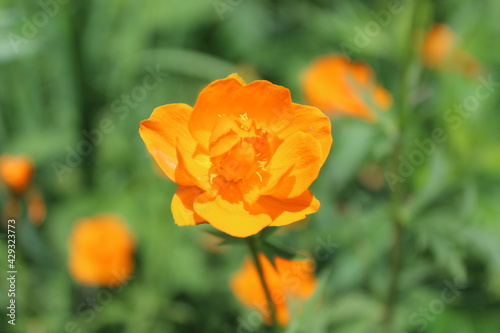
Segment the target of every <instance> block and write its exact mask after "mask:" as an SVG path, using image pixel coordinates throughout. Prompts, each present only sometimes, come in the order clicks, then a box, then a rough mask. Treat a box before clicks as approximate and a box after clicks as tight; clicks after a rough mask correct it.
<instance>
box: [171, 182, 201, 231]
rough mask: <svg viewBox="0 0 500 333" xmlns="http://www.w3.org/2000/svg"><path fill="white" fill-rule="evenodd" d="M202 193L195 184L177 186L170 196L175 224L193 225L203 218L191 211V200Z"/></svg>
mask: <svg viewBox="0 0 500 333" xmlns="http://www.w3.org/2000/svg"><path fill="white" fill-rule="evenodd" d="M202 193H203V190H201V189H200V188H198V187H196V186H182V185H181V186H179V187H178V188H177V191H176V192H175V195H174V197H173V198H172V205H171V208H172V215H173V216H174V221H175V223H176V224H177V225H195V224H200V223H203V222H205V220H204V219H203V218H202V217H201V216H199V215H198V214H196V213H195V212H194V211H193V202H194V201H195V200H196V198H197V197H198V196H199V195H200V194H202Z"/></svg>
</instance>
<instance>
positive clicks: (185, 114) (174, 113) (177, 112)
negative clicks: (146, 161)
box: [139, 103, 196, 186]
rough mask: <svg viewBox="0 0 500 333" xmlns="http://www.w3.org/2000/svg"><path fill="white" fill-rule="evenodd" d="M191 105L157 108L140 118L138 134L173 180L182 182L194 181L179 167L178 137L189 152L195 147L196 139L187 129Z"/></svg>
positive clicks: (191, 182) (179, 104) (168, 105)
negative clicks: (148, 115)
mask: <svg viewBox="0 0 500 333" xmlns="http://www.w3.org/2000/svg"><path fill="white" fill-rule="evenodd" d="M191 111H192V108H191V107H190V106H189V105H186V104H182V103H178V104H167V105H163V106H160V107H157V108H156V109H154V111H153V113H152V114H151V117H149V119H147V120H144V121H142V122H141V126H140V129H139V134H140V135H141V138H142V140H143V141H144V143H145V144H146V147H147V148H148V151H149V153H150V154H151V155H152V156H153V158H154V159H155V161H156V163H157V164H158V166H159V167H160V168H161V169H162V170H163V172H164V173H165V174H166V175H167V176H168V177H169V178H170V179H171V180H172V181H174V182H176V183H177V184H181V185H188V186H189V185H195V184H194V183H193V181H192V179H191V177H190V175H188V174H186V173H185V172H184V171H182V170H178V164H179V162H178V158H177V149H176V144H177V140H179V141H180V142H182V143H183V144H184V146H185V147H186V148H185V149H187V150H188V151H190V152H194V151H195V149H196V142H195V141H194V140H193V138H192V137H191V135H190V133H189V131H188V120H189V118H190V116H191Z"/></svg>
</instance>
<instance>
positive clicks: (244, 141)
mask: <svg viewBox="0 0 500 333" xmlns="http://www.w3.org/2000/svg"><path fill="white" fill-rule="evenodd" d="M140 135H141V137H142V139H143V140H144V143H145V144H146V147H147V148H148V150H149V152H150V154H151V155H152V156H153V158H154V159H155V161H156V163H157V164H158V165H159V166H160V168H161V169H162V170H163V172H164V173H165V174H166V175H167V176H168V177H169V178H170V179H171V180H172V181H174V182H175V183H177V184H179V187H178V188H177V192H176V194H175V195H174V197H173V200H172V206H171V207H172V214H173V216H174V219H175V222H176V223H177V224H178V225H195V224H199V223H204V222H208V223H210V224H211V225H212V226H214V227H215V228H217V229H219V230H221V231H223V232H225V233H227V234H229V235H232V236H236V237H247V236H250V235H253V234H256V233H257V232H259V231H260V230H262V229H263V228H265V227H267V226H282V225H287V224H290V223H292V222H295V221H298V220H301V219H303V218H304V217H305V216H306V215H307V214H311V213H314V212H316V211H317V210H318V208H319V202H318V200H316V198H315V197H314V196H313V195H312V194H311V192H310V191H309V190H308V187H309V185H311V183H312V182H313V181H314V180H315V179H316V177H317V176H318V173H319V170H320V167H321V166H322V165H323V163H324V162H325V160H326V157H327V156H328V153H329V151H330V146H331V144H332V137H331V131H330V121H329V119H328V117H326V116H325V115H324V114H323V113H321V111H320V110H318V109H317V108H314V107H310V106H304V105H299V104H295V103H292V100H291V97H290V91H289V90H288V89H286V88H284V87H281V86H277V85H274V84H272V83H270V82H268V81H254V82H252V83H250V84H245V83H244V82H243V81H242V80H241V78H240V77H239V76H238V75H236V74H233V75H230V76H229V77H228V78H226V79H221V80H217V81H214V82H213V83H211V84H210V85H208V86H207V87H206V88H205V89H203V91H202V92H201V93H200V94H199V96H198V100H197V101H196V104H195V106H194V108H193V107H191V106H189V105H186V104H167V105H163V106H160V107H158V108H156V109H155V110H154V111H153V114H152V115H151V117H150V118H149V119H147V120H144V121H142V122H141V126H140Z"/></svg>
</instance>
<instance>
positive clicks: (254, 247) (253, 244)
mask: <svg viewBox="0 0 500 333" xmlns="http://www.w3.org/2000/svg"><path fill="white" fill-rule="evenodd" d="M246 241H247V244H248V248H249V249H250V254H251V255H252V259H253V261H254V263H255V267H256V268H257V272H258V273H259V279H260V283H261V285H262V289H264V294H265V295H266V299H267V306H268V308H269V313H270V315H271V326H272V327H273V328H274V330H275V332H278V323H277V321H276V308H275V306H274V302H273V299H272V297H271V292H270V291H269V287H268V285H267V282H266V279H265V277H264V271H263V269H262V264H261V263H260V260H259V251H258V244H257V241H256V239H255V237H247V238H246Z"/></svg>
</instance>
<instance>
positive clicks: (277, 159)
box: [261, 132, 323, 199]
mask: <svg viewBox="0 0 500 333" xmlns="http://www.w3.org/2000/svg"><path fill="white" fill-rule="evenodd" d="M321 149H322V148H321V145H320V144H319V142H318V140H316V139H315V138H314V137H313V136H312V135H309V134H305V133H304V132H296V133H295V134H293V135H291V136H289V137H288V138H287V140H285V141H284V142H283V143H282V144H281V145H280V146H279V147H278V149H277V150H276V152H275V153H274V155H273V157H272V158H271V161H270V162H269V165H268V166H267V171H268V172H269V174H270V175H271V177H270V178H269V181H268V182H267V184H266V186H265V188H264V189H263V190H262V192H261V193H262V194H263V195H271V196H274V197H277V198H282V199H286V198H293V197H296V196H299V195H300V194H302V193H303V192H304V191H305V190H306V189H307V188H308V187H309V185H311V184H312V182H313V181H314V180H315V179H316V178H317V177H318V173H319V169H320V167H321V163H322V161H323V156H322V151H321Z"/></svg>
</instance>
